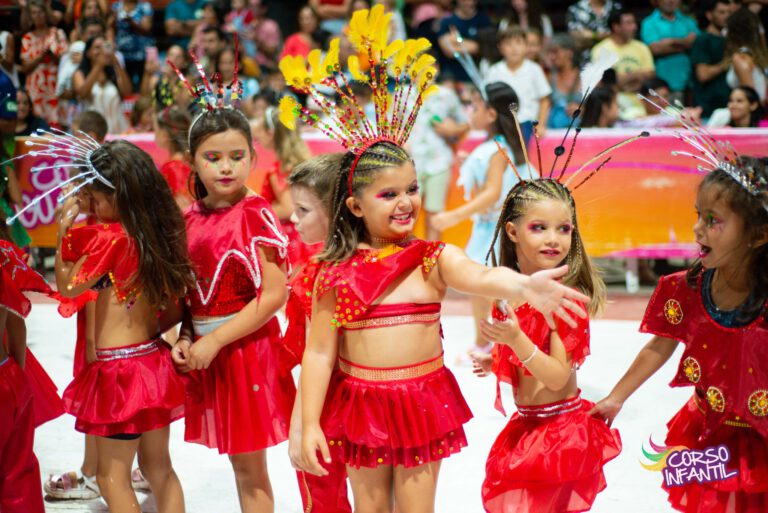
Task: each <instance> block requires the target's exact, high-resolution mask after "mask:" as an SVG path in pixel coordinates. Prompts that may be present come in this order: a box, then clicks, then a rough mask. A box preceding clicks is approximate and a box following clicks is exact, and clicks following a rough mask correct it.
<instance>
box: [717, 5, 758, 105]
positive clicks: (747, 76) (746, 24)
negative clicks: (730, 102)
mask: <svg viewBox="0 0 768 513" xmlns="http://www.w3.org/2000/svg"><path fill="white" fill-rule="evenodd" d="M727 33H728V35H727V36H726V39H727V41H726V50H727V52H728V54H729V55H730V56H731V67H730V69H729V70H728V73H727V74H726V81H727V82H728V85H729V86H730V87H731V88H735V87H738V86H747V87H751V88H752V89H754V90H755V91H757V95H758V96H759V97H760V101H761V102H764V101H765V96H766V80H765V74H766V70H768V48H766V46H765V34H763V33H762V32H761V31H760V18H758V17H757V15H756V14H754V13H753V12H752V11H750V10H749V9H747V8H746V7H742V8H741V9H739V10H738V11H736V12H734V13H733V14H732V15H731V16H730V18H728V24H727Z"/></svg>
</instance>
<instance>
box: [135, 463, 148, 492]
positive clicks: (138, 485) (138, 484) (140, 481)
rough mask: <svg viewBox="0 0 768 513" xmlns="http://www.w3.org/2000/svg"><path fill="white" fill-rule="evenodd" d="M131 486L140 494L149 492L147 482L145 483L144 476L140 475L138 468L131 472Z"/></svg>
mask: <svg viewBox="0 0 768 513" xmlns="http://www.w3.org/2000/svg"><path fill="white" fill-rule="evenodd" d="M131 485H132V486H133V489H134V490H138V491H141V492H149V491H150V489H149V481H147V480H146V479H145V478H144V475H143V474H142V473H141V469H140V468H138V467H137V468H135V469H133V472H131Z"/></svg>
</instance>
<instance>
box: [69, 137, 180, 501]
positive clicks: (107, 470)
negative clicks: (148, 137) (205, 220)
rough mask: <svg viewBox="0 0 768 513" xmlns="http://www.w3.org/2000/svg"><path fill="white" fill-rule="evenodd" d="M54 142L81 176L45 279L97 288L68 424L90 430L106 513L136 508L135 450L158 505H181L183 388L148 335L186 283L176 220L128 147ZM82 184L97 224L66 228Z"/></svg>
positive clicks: (168, 314) (163, 188)
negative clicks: (178, 426)
mask: <svg viewBox="0 0 768 513" xmlns="http://www.w3.org/2000/svg"><path fill="white" fill-rule="evenodd" d="M59 139H60V140H62V141H64V143H66V144H68V145H69V147H73V148H75V150H76V151H74V154H75V155H76V156H77V160H79V162H80V165H81V166H82V168H81V169H82V173H81V175H80V177H81V178H83V179H85V181H84V182H83V184H81V185H80V186H78V187H77V188H76V190H74V191H71V192H70V193H69V198H68V199H67V201H66V202H65V204H64V207H63V209H62V218H61V221H60V224H59V241H58V252H57V254H56V281H57V284H58V285H59V290H60V291H61V293H62V295H64V296H72V297H74V296H77V295H80V294H82V293H84V292H86V291H88V290H89V289H95V290H97V291H98V297H97V299H96V308H95V343H96V360H95V361H92V362H89V363H88V365H87V366H86V368H85V369H84V370H83V371H82V372H80V373H79V374H78V375H77V376H76V377H75V380H74V381H73V382H72V383H71V384H70V385H69V387H67V390H66V391H65V392H64V401H65V405H66V408H67V411H68V412H69V413H70V414H72V415H74V416H75V417H76V419H77V421H76V423H75V428H76V429H77V430H78V431H81V432H84V433H86V434H91V435H96V436H97V437H98V438H97V440H96V447H97V453H98V467H97V475H96V479H97V482H98V485H99V489H100V491H101V495H102V497H103V498H104V500H105V501H106V502H107V505H108V506H109V509H110V511H112V512H113V513H114V512H118V513H122V512H126V513H128V512H130V513H138V512H139V511H140V509H139V505H138V501H137V499H136V495H135V494H134V492H133V489H132V487H131V464H132V462H133V458H134V456H135V455H136V453H137V452H138V453H139V461H140V466H141V469H142V473H143V474H144V476H145V477H146V478H147V480H148V481H149V483H150V487H151V489H152V492H153V493H154V495H155V500H156V502H157V507H158V511H160V512H163V513H175V512H183V511H184V498H183V494H182V490H181V485H180V483H179V480H178V478H177V477H176V474H175V472H174V471H173V467H172V466H171V462H170V456H169V454H168V437H169V433H170V429H169V428H170V423H171V422H173V421H174V420H176V419H178V418H180V417H181V416H182V415H183V408H184V384H183V382H182V381H181V378H180V377H179V376H178V375H177V374H176V371H175V369H174V368H173V364H172V363H171V361H170V358H169V357H168V355H167V354H166V350H167V349H166V347H165V346H164V344H163V343H162V342H161V340H160V337H159V334H160V333H162V331H163V329H165V328H167V327H168V325H169V324H172V323H173V322H174V320H173V317H174V316H175V317H177V318H178V313H175V312H178V309H177V308H176V305H175V301H176V300H177V298H179V297H182V296H183V295H184V294H185V293H186V290H187V287H189V286H191V284H192V283H191V282H192V280H191V276H192V274H191V273H192V269H191V266H190V264H189V261H188V259H187V252H186V244H185V242H186V241H185V237H184V225H183V220H182V218H181V214H180V213H179V211H178V209H177V208H176V205H175V203H174V201H173V197H172V196H171V192H170V189H169V188H168V186H167V184H166V183H165V181H164V180H163V177H162V176H161V175H160V173H158V172H157V169H156V168H155V166H154V164H153V162H152V159H151V158H150V157H149V155H147V154H146V153H145V152H143V151H142V150H140V149H139V148H138V147H136V146H134V145H132V144H130V143H127V142H124V141H114V142H108V143H105V144H104V145H101V146H99V145H98V143H96V142H95V141H93V144H88V143H87V142H84V143H83V144H79V143H75V142H73V141H72V140H69V139H66V137H65V136H61V137H60V138H59ZM84 186H87V189H85V193H86V194H87V195H88V198H89V203H90V205H91V208H92V211H93V213H94V214H95V216H96V217H97V219H98V220H99V221H100V223H99V224H96V225H92V226H84V227H81V228H76V229H71V226H72V223H73V221H74V219H75V217H76V216H77V214H78V213H79V205H78V201H77V195H75V194H74V193H75V192H77V189H81V188H82V187H84ZM159 312H162V313H164V315H160V314H159Z"/></svg>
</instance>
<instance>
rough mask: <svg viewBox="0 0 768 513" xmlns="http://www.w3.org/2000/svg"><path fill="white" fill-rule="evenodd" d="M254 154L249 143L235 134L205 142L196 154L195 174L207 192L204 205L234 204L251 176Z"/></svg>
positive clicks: (216, 137) (211, 137)
mask: <svg viewBox="0 0 768 513" xmlns="http://www.w3.org/2000/svg"><path fill="white" fill-rule="evenodd" d="M252 163H253V152H252V151H251V148H250V144H249V141H248V140H247V139H246V137H245V136H244V135H243V134H242V133H241V132H239V131H237V130H233V129H230V130H227V131H226V132H221V133H218V134H213V135H211V136H209V137H208V138H206V139H205V140H204V141H203V142H202V143H201V144H200V146H199V147H198V148H197V151H195V155H194V164H195V172H196V173H197V174H198V176H199V177H200V180H201V181H202V182H203V185H204V186H205V190H206V191H208V196H207V197H206V203H208V202H212V203H217V202H220V201H223V202H229V203H232V202H233V201H231V200H234V202H237V200H238V199H239V198H240V196H241V195H242V194H243V192H244V189H245V182H246V180H247V179H248V175H249V174H250V172H251V164H252Z"/></svg>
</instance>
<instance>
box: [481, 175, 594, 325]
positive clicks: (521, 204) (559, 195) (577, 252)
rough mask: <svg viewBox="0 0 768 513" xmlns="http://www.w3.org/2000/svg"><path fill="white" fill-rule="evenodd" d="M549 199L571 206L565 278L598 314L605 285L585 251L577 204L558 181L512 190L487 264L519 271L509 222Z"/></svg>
mask: <svg viewBox="0 0 768 513" xmlns="http://www.w3.org/2000/svg"><path fill="white" fill-rule="evenodd" d="M547 199H550V200H556V201H561V202H563V203H564V204H566V205H568V208H569V210H570V211H571V222H572V223H573V232H571V249H570V250H569V251H568V255H567V256H566V257H565V262H564V263H565V264H567V265H568V274H566V275H565V277H564V278H563V283H564V284H565V285H567V286H569V287H574V288H577V289H579V290H581V291H582V292H583V293H584V294H587V295H588V296H590V298H591V299H592V301H591V302H590V304H589V306H588V307H587V308H588V310H589V313H590V315H597V314H599V313H600V312H601V311H602V309H603V307H604V305H605V297H606V290H605V283H603V280H602V278H601V277H600V273H599V271H598V269H597V268H596V267H595V266H594V264H593V263H592V261H591V259H590V258H589V255H587V252H586V251H585V250H584V242H583V241H582V239H581V233H580V232H579V224H578V221H577V218H576V202H575V201H574V200H573V196H571V193H570V191H569V190H568V189H567V188H566V187H565V186H564V185H563V184H561V183H560V182H558V181H557V180H550V179H540V180H524V181H522V182H519V183H517V184H516V185H515V186H514V187H513V188H512V189H511V190H510V191H509V194H507V197H506V198H505V200H504V204H503V205H502V207H501V214H500V215H499V221H498V222H497V223H496V228H495V229H494V231H493V241H492V242H491V249H490V250H489V251H488V254H487V256H486V261H487V260H488V258H489V257H490V259H491V262H492V263H493V265H494V266H498V265H503V266H505V267H509V268H511V269H515V270H518V259H517V248H516V244H515V242H514V241H512V240H511V239H510V238H509V237H508V236H507V233H506V228H507V223H514V222H515V221H516V220H517V219H520V218H521V217H522V216H524V215H525V214H526V213H527V212H528V210H529V209H530V208H531V206H532V205H533V204H534V203H537V202H539V201H542V200H547ZM499 239H501V243H500V244H499V255H498V257H497V256H496V252H495V251H494V248H495V247H496V241H498V240H499Z"/></svg>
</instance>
